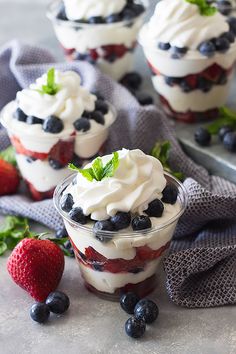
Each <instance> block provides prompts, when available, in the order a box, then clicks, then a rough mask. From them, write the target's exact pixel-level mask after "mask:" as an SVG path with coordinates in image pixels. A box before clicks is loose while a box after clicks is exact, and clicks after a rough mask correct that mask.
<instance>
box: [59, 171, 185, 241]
mask: <svg viewBox="0 0 236 354" xmlns="http://www.w3.org/2000/svg"><path fill="white" fill-rule="evenodd" d="M76 175H77V174H76V173H75V174H72V175H70V176H69V177H67V178H66V179H64V180H63V181H62V182H60V183H59V184H58V185H57V187H56V189H55V190H54V193H53V203H54V207H55V208H56V210H57V212H58V213H59V215H60V216H61V217H62V219H63V221H64V220H66V221H67V222H68V223H69V224H70V225H71V226H73V227H75V228H77V229H79V230H83V231H86V232H88V233H89V234H93V228H91V227H88V226H86V225H82V224H79V223H78V222H76V221H73V220H71V219H70V218H69V217H68V214H67V213H66V212H64V211H63V210H62V209H61V207H60V196H61V194H62V193H63V191H64V190H65V189H66V188H67V187H68V185H69V184H70V183H71V182H72V181H73V179H74V178H75V176H76ZM164 175H165V177H167V179H169V180H171V181H172V183H173V184H175V186H177V187H178V189H179V190H180V191H181V194H182V195H181V199H182V200H181V201H180V204H181V208H180V210H179V212H178V213H177V214H175V215H174V216H173V217H172V218H170V219H169V220H167V221H166V222H164V223H162V224H160V225H157V226H155V227H153V228H151V229H147V230H140V231H132V232H122V230H121V231H118V232H117V231H101V232H99V234H100V235H104V236H105V237H106V238H108V239H109V238H110V239H112V238H113V237H114V236H117V235H119V238H123V237H125V238H133V237H142V236H144V235H145V236H148V234H152V233H153V232H156V231H160V230H163V229H165V228H167V227H168V226H170V225H172V224H173V223H174V222H175V221H176V220H178V219H179V218H180V217H181V216H182V215H183V213H184V211H185V210H186V207H187V204H188V193H187V190H186V188H185V186H184V185H183V183H181V182H180V181H179V180H178V179H177V178H175V177H174V176H172V175H171V174H169V173H168V172H166V171H164Z"/></svg>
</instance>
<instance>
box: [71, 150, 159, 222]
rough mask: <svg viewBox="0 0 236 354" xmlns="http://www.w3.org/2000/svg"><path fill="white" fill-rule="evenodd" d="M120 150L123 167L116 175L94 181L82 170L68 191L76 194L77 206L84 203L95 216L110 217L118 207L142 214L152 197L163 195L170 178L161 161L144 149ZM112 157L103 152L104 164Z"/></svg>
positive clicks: (85, 209) (88, 213)
mask: <svg viewBox="0 0 236 354" xmlns="http://www.w3.org/2000/svg"><path fill="white" fill-rule="evenodd" d="M118 153H119V167H118V169H117V170H116V172H115V174H114V176H113V177H110V178H105V179H103V180H102V181H95V180H93V181H92V182H90V181H88V180H87V179H86V178H85V177H83V176H82V175H81V174H80V173H78V175H77V183H76V184H75V185H71V186H69V187H68V188H67V190H66V192H65V193H71V194H72V195H73V199H74V203H75V204H74V207H77V206H78V207H81V208H82V209H83V212H84V214H86V215H90V214H91V219H93V220H105V219H108V218H109V217H111V216H114V215H115V214H116V212H118V211H124V212H128V211H130V212H132V213H139V214H142V213H143V211H144V210H146V209H147V208H148V204H149V203H150V202H151V201H153V200H154V199H156V198H159V199H161V197H162V191H163V189H164V188H165V186H166V179H165V177H164V172H163V167H162V164H161V163H160V161H159V160H157V159H156V158H154V157H152V156H149V155H145V154H144V153H143V152H142V151H141V150H126V149H123V150H121V151H118ZM111 157H112V156H111V155H107V156H103V157H102V161H103V164H106V163H107V162H108V161H109V160H110V159H111ZM89 166H90V164H89V165H87V166H85V168H87V167H89Z"/></svg>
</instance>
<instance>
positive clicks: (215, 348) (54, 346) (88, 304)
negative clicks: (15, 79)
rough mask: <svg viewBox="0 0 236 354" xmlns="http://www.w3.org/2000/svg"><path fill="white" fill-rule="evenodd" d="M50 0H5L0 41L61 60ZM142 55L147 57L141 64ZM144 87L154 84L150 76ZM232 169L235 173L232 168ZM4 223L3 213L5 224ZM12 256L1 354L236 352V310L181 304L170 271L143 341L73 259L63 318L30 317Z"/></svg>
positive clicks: (4, 292)
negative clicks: (170, 292)
mask: <svg viewBox="0 0 236 354" xmlns="http://www.w3.org/2000/svg"><path fill="white" fill-rule="evenodd" d="M47 2H48V1H47V0H34V1H33V2H32V1H29V0H0V10H1V19H0V45H2V44H3V43H5V42H6V41H7V40H11V39H13V38H15V37H17V38H19V39H21V40H23V41H25V42H27V43H32V44H37V45H43V46H45V47H48V48H49V49H51V50H52V51H53V52H54V55H55V56H56V57H58V58H62V52H61V50H60V48H59V46H58V45H57V42H56V40H55V37H54V33H53V30H52V28H51V26H50V23H49V22H48V20H47V19H46V18H45V6H46V4H47ZM151 2H152V3H154V2H155V1H151ZM22 19H23V22H22ZM139 60H140V56H138V57H137V62H138V61H139ZM139 65H140V64H139ZM145 70H146V71H145V73H148V71H147V69H145ZM145 85H146V86H147V87H148V88H150V83H149V81H147V82H146V83H145ZM150 89H151V88H150ZM181 130H182V129H181ZM188 140H189V139H188ZM229 173H230V176H231V175H232V171H231V170H230V171H229ZM1 221H2V218H1V217H0V224H1ZM33 228H34V230H36V231H42V230H43V228H42V226H39V225H34V226H33ZM7 256H8V254H6V256H4V257H1V258H0V289H1V290H0V294H1V296H0V353H1V354H13V353H14V354H27V353H30V354H34V353H35V354H44V353H45V352H47V353H49V354H54V353H55V354H57V353H63V354H64V353H66V352H67V353H68V354H74V353H79V354H90V353H93V354H96V353H101V354H123V353H129V354H135V353H142V354H234V353H235V352H236V321H235V318H236V307H232V306H226V307H221V308H214V309H196V310H190V309H185V308H181V307H177V306H175V305H174V304H173V303H171V302H170V300H169V299H168V296H167V294H166V290H165V276H164V272H163V271H161V272H160V274H159V276H158V278H159V286H158V288H157V290H156V291H155V292H154V293H153V294H152V295H151V298H152V299H153V300H155V301H156V302H157V303H158V305H159V308H160V316H159V319H158V321H157V322H156V323H155V325H154V326H152V327H150V328H148V331H147V333H146V335H145V336H144V337H143V339H141V340H139V341H138V340H132V339H130V338H128V337H127V336H126V335H125V333H124V323H125V321H126V319H127V318H128V315H127V314H125V313H124V312H123V311H122V310H121V309H120V307H119V304H117V303H112V302H108V301H104V300H100V299H98V298H96V297H95V296H94V295H93V294H90V293H89V292H88V291H87V290H86V289H85V288H84V287H83V284H82V279H81V277H80V275H79V271H78V267H77V265H76V263H75V261H74V260H73V259H68V258H67V259H66V268H65V272H64V276H63V279H62V282H61V284H60V289H61V290H64V291H65V292H66V293H68V295H69V297H70V300H71V307H70V310H69V312H68V313H67V314H66V315H65V316H61V317H59V318H54V317H52V318H51V320H50V321H49V323H48V324H47V325H38V324H36V323H33V322H32V321H31V319H30V318H29V308H30V306H31V304H32V303H33V301H32V299H31V298H30V297H29V296H28V295H27V294H26V293H25V292H24V291H23V290H22V289H20V288H19V287H17V286H16V285H15V284H14V283H13V281H12V280H11V279H10V277H9V275H8V273H7V271H6V261H7Z"/></svg>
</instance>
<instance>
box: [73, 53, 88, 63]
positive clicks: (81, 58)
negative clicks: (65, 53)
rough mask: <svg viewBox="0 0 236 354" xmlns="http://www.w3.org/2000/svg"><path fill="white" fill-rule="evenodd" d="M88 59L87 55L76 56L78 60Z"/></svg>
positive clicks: (79, 54) (78, 54)
mask: <svg viewBox="0 0 236 354" xmlns="http://www.w3.org/2000/svg"><path fill="white" fill-rule="evenodd" d="M86 58H87V54H84V53H77V54H76V60H82V61H83V60H86Z"/></svg>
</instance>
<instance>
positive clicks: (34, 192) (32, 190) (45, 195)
mask: <svg viewBox="0 0 236 354" xmlns="http://www.w3.org/2000/svg"><path fill="white" fill-rule="evenodd" d="M25 182H26V184H27V186H28V188H29V190H30V193H31V195H32V198H33V199H34V200H36V201H40V200H43V199H50V198H52V196H53V192H54V189H55V188H52V189H50V190H49V191H47V192H39V191H37V190H36V189H35V188H34V186H33V185H32V184H31V183H30V182H29V181H27V180H25Z"/></svg>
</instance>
